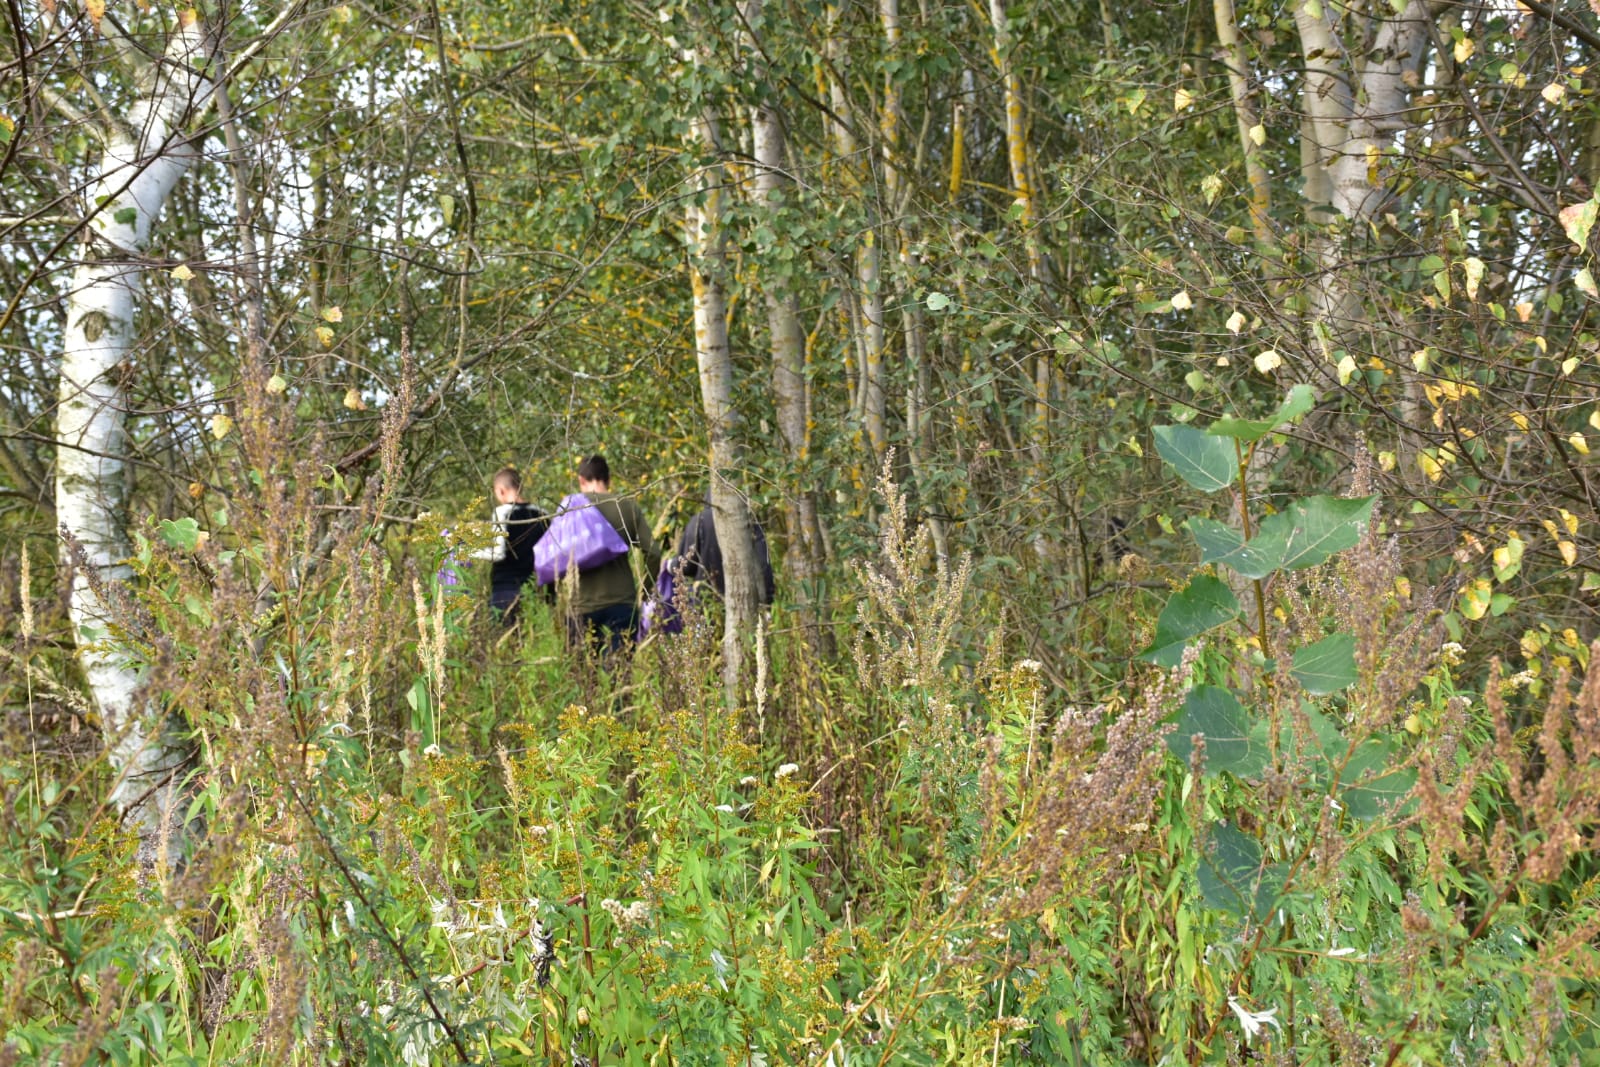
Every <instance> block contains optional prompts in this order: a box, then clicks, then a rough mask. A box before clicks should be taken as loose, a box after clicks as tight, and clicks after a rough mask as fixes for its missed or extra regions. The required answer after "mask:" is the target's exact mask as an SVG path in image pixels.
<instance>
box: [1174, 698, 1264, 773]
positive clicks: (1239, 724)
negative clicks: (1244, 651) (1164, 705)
mask: <svg viewBox="0 0 1600 1067" xmlns="http://www.w3.org/2000/svg"><path fill="white" fill-rule="evenodd" d="M1265 731H1266V724H1265V723H1264V722H1262V723H1253V722H1251V720H1250V713H1249V712H1248V711H1246V710H1245V709H1244V705H1243V704H1240V703H1239V700H1238V698H1237V697H1235V696H1234V695H1233V694H1232V693H1230V692H1229V691H1228V690H1226V689H1223V688H1221V687H1219V686H1215V685H1197V686H1195V687H1194V688H1193V689H1192V690H1190V691H1189V698H1188V699H1187V700H1185V701H1184V702H1183V711H1182V713H1180V714H1179V716H1178V722H1177V725H1176V726H1175V727H1174V728H1173V730H1172V732H1171V733H1169V734H1168V735H1167V747H1168V748H1169V749H1171V750H1172V754H1173V755H1174V756H1177V757H1178V758H1179V759H1180V760H1182V761H1183V762H1184V763H1188V762H1189V757H1190V755H1191V754H1192V753H1193V751H1194V740H1193V738H1194V735H1195V734H1204V735H1205V739H1206V776H1207V777H1210V776H1212V775H1215V774H1220V773H1221V772H1223V771H1227V772H1228V773H1229V774H1233V775H1237V776H1238V777H1240V778H1253V777H1254V776H1256V775H1258V774H1260V773H1261V772H1262V771H1263V770H1265V769H1266V766H1267V744H1266V736H1265Z"/></svg>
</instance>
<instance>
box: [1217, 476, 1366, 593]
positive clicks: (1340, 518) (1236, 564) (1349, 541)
mask: <svg viewBox="0 0 1600 1067" xmlns="http://www.w3.org/2000/svg"><path fill="white" fill-rule="evenodd" d="M1376 500H1377V497H1374V496H1368V497H1359V498H1351V497H1337V496H1313V497H1307V498H1306V499H1304V500H1296V501H1295V502H1294V503H1292V504H1290V505H1289V506H1288V507H1287V508H1285V509H1284V510H1282V511H1280V512H1278V513H1277V514H1276V515H1268V516H1267V517H1266V518H1264V519H1262V520H1261V523H1260V525H1259V526H1257V527H1256V533H1255V536H1254V537H1252V538H1251V539H1250V540H1249V541H1244V540H1242V539H1240V538H1238V536H1237V535H1234V537H1233V540H1232V545H1233V547H1232V548H1231V550H1226V551H1225V549H1227V546H1228V542H1225V541H1224V540H1223V538H1222V536H1221V535H1220V534H1219V533H1217V531H1216V530H1215V529H1214V527H1218V526H1220V524H1219V523H1210V526H1209V527H1203V528H1204V529H1206V531H1207V536H1208V538H1209V540H1208V541H1205V542H1202V544H1201V547H1202V548H1206V547H1207V546H1208V545H1209V546H1210V551H1208V553H1207V555H1206V556H1205V558H1204V562H1206V563H1222V564H1225V565H1227V566H1229V567H1232V568H1233V569H1234V570H1236V571H1238V572H1239V573H1240V574H1242V575H1244V576H1245V577H1246V578H1265V577H1266V576H1267V575H1269V574H1271V573H1272V572H1273V571H1280V570H1281V571H1296V570H1301V569H1303V568H1305V567H1314V566H1316V565H1317V564H1318V563H1322V562H1324V561H1325V560H1327V559H1328V558H1329V557H1331V556H1332V555H1333V554H1334V553H1336V552H1342V551H1344V550H1345V549H1347V548H1351V547H1353V546H1354V545H1355V543H1356V542H1357V541H1359V540H1361V531H1362V529H1363V528H1364V527H1365V526H1366V524H1367V521H1368V520H1369V518H1370V517H1371V512H1372V505H1373V502H1374V501H1376ZM1204 521H1206V522H1209V520H1204ZM1201 522H1202V520H1194V519H1191V520H1190V521H1189V523H1188V525H1189V527H1190V529H1191V532H1193V531H1194V530H1195V527H1196V526H1200V525H1201ZM1195 539H1196V540H1197V541H1199V540H1201V534H1200V533H1198V532H1196V533H1195Z"/></svg>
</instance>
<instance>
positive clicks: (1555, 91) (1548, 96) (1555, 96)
mask: <svg viewBox="0 0 1600 1067" xmlns="http://www.w3.org/2000/svg"><path fill="white" fill-rule="evenodd" d="M1539 95H1540V96H1542V97H1544V102H1545V103H1547V104H1559V103H1561V98H1562V97H1563V96H1566V95H1567V87H1566V86H1565V85H1562V84H1561V83H1560V82H1551V83H1550V84H1549V85H1546V86H1545V87H1544V88H1543V89H1540V90H1539Z"/></svg>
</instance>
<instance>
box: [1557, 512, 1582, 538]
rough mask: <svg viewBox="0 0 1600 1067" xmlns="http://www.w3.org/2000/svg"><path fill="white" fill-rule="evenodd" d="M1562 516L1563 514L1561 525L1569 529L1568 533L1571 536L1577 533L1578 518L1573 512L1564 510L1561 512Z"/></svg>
mask: <svg viewBox="0 0 1600 1067" xmlns="http://www.w3.org/2000/svg"><path fill="white" fill-rule="evenodd" d="M1560 514H1561V525H1563V526H1565V527H1566V528H1567V533H1569V534H1575V533H1577V532H1578V516H1576V515H1574V514H1573V513H1572V512H1570V511H1568V510H1567V509H1566V508H1562V509H1561V511H1560Z"/></svg>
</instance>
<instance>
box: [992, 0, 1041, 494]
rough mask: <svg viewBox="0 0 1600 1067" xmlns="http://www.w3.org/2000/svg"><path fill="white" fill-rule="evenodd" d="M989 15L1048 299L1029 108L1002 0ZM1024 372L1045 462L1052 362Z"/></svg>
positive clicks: (1018, 191) (1011, 159)
mask: <svg viewBox="0 0 1600 1067" xmlns="http://www.w3.org/2000/svg"><path fill="white" fill-rule="evenodd" d="M989 19H990V22H991V24H992V29H993V31H994V62H995V67H996V69H997V70H998V71H999V73H1000V84H1001V88H1002V90H1003V92H1004V98H1005V117H1006V162H1007V165H1008V167H1009V169H1010V173H1011V191H1012V194H1013V195H1014V196H1015V197H1016V202H1017V204H1018V205H1019V206H1020V208H1021V211H1020V218H1019V222H1020V223H1021V225H1022V230H1023V247H1024V249H1025V250H1026V253H1027V256H1028V276H1029V278H1030V279H1031V280H1032V281H1033V282H1034V284H1035V285H1037V286H1038V287H1039V291H1040V294H1041V297H1042V298H1043V299H1044V300H1045V301H1046V302H1047V303H1048V301H1049V299H1050V293H1049V283H1050V267H1049V264H1048V263H1047V262H1046V260H1045V257H1044V249H1043V248H1042V247H1041V246H1040V244H1039V231H1038V223H1039V214H1038V207H1037V205H1036V204H1035V203H1034V197H1033V179H1032V175H1033V162H1032V160H1031V158H1030V156H1031V150H1030V146H1029V144H1028V125H1027V114H1026V110H1025V108H1024V104H1023V94H1022V75H1021V74H1020V73H1019V72H1018V70H1017V64H1016V59H1015V56H1014V55H1013V54H1012V53H1013V42H1012V39H1011V31H1010V28H1009V26H1008V25H1007V23H1006V4H1005V0H989ZM1028 372H1029V373H1028V377H1029V379H1030V386H1031V389H1032V393H1033V425H1032V426H1031V427H1030V428H1029V431H1028V438H1029V448H1030V450H1031V451H1032V453H1033V458H1034V464H1035V466H1036V467H1038V468H1041V469H1042V466H1043V463H1044V455H1045V449H1046V441H1047V438H1048V436H1049V429H1050V367H1049V363H1048V360H1047V358H1046V357H1042V356H1034V357H1032V359H1031V361H1030V363H1029V367H1028Z"/></svg>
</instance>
